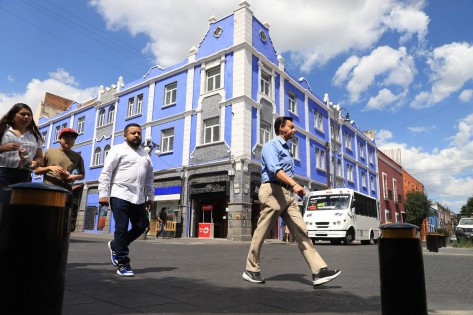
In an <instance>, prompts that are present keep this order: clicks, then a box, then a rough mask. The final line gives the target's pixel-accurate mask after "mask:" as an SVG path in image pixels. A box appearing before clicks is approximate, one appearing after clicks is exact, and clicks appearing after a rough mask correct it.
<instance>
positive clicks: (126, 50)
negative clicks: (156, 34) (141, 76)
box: [22, 0, 149, 67]
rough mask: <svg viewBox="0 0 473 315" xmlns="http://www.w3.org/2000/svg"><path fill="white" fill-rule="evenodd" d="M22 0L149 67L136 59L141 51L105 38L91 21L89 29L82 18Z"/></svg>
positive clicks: (59, 21) (55, 19)
mask: <svg viewBox="0 0 473 315" xmlns="http://www.w3.org/2000/svg"><path fill="white" fill-rule="evenodd" d="M22 2H23V3H25V4H26V5H28V6H30V7H31V8H33V9H35V10H36V11H40V12H42V13H43V14H45V15H47V16H49V17H51V18H53V19H54V21H56V22H58V23H61V24H63V25H65V26H66V27H69V28H70V29H74V30H75V31H77V32H79V33H81V34H83V35H84V36H86V37H88V38H90V39H92V40H93V41H95V42H97V43H99V44H100V45H102V46H105V47H107V48H110V49H112V50H113V51H114V53H118V54H120V55H122V56H124V57H127V58H133V59H134V62H135V63H137V64H141V65H142V66H145V67H149V64H144V63H142V62H140V61H136V60H139V59H141V58H143V55H142V54H141V52H138V53H137V52H136V51H135V50H133V49H130V47H129V46H128V45H123V44H122V43H121V42H120V41H118V40H117V39H115V38H113V37H112V36H109V38H111V39H108V38H105V37H104V36H103V35H102V34H101V33H100V32H98V31H96V27H95V26H92V25H91V24H90V23H87V24H89V25H91V28H92V29H90V28H89V29H87V28H85V27H84V26H83V25H84V24H83V23H82V20H80V21H81V23H73V22H72V21H70V20H68V19H65V18H64V17H63V15H62V14H58V13H56V12H53V11H52V10H50V9H48V8H46V7H43V6H41V5H40V4H39V3H33V2H31V1H28V0H23V1H22ZM66 12H67V14H70V13H69V12H68V11H66ZM72 16H74V15H72ZM84 23H85V22H84ZM117 47H119V48H117ZM136 57H139V59H136Z"/></svg>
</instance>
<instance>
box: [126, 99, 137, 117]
mask: <svg viewBox="0 0 473 315" xmlns="http://www.w3.org/2000/svg"><path fill="white" fill-rule="evenodd" d="M134 107H135V97H130V98H129V99H128V105H127V108H126V118H128V117H132V116H133V115H134Z"/></svg>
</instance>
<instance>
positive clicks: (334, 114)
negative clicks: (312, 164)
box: [324, 93, 350, 189]
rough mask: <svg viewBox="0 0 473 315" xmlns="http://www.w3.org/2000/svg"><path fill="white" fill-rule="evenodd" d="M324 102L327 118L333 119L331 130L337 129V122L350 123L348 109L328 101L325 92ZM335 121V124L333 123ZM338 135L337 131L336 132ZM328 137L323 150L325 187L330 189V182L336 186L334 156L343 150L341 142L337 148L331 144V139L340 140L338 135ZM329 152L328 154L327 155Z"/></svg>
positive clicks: (340, 153)
mask: <svg viewBox="0 0 473 315" xmlns="http://www.w3.org/2000/svg"><path fill="white" fill-rule="evenodd" d="M324 102H325V104H326V105H327V107H328V108H329V111H328V113H329V119H330V118H332V119H333V121H334V125H333V129H332V130H331V131H332V132H333V133H335V128H337V129H338V124H340V125H343V124H345V123H346V122H348V123H350V113H349V112H348V110H347V109H346V108H343V107H340V105H339V104H337V105H333V104H332V102H330V100H329V97H328V94H327V93H325V95H324ZM335 123H336V124H335ZM336 134H338V135H339V133H336ZM330 137H331V138H332V139H330V141H329V142H326V143H325V152H327V154H326V157H325V158H326V162H325V163H326V165H327V188H328V189H330V188H332V184H333V186H334V188H336V187H337V185H336V173H337V172H336V163H335V161H336V156H337V155H342V153H343V151H342V149H341V143H340V146H339V147H340V148H338V146H334V145H333V143H332V142H333V140H334V139H336V140H337V141H339V142H340V137H339V136H338V137H337V138H335V137H334V136H333V135H330ZM329 154H330V156H329ZM330 160H331V161H332V163H331V165H330V164H329V163H330ZM331 166H332V167H333V173H332V174H331V172H330V168H331ZM332 175H333V181H331V178H332Z"/></svg>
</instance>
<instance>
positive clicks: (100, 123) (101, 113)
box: [97, 108, 105, 127]
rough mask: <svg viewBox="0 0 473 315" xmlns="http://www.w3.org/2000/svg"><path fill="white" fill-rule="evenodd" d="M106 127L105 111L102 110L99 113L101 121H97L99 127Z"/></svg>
mask: <svg viewBox="0 0 473 315" xmlns="http://www.w3.org/2000/svg"><path fill="white" fill-rule="evenodd" d="M103 125H105V109H103V108H102V109H101V110H100V112H99V119H98V121H97V127H102V126H103Z"/></svg>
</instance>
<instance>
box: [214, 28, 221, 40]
mask: <svg viewBox="0 0 473 315" xmlns="http://www.w3.org/2000/svg"><path fill="white" fill-rule="evenodd" d="M222 33H223V28H222V27H220V26H218V27H217V28H216V29H215V31H214V37H215V38H219V37H220V35H222Z"/></svg>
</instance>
